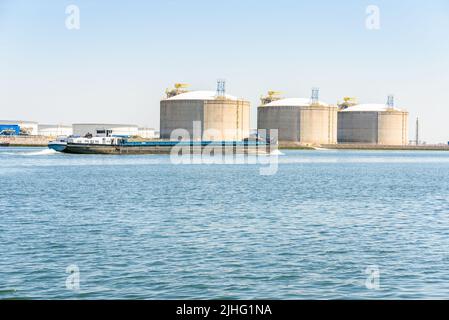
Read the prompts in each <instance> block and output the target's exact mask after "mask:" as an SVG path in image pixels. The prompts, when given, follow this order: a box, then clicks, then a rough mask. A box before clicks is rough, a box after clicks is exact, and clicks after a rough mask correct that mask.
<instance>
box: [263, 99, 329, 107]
mask: <svg viewBox="0 0 449 320" xmlns="http://www.w3.org/2000/svg"><path fill="white" fill-rule="evenodd" d="M318 103H319V104H320V105H322V106H326V107H327V106H329V105H328V104H327V103H324V102H322V101H319V102H318ZM311 105H312V103H311V100H310V99H306V98H287V99H281V100H276V101H272V102H270V103H267V104H265V105H264V107H310V106H311Z"/></svg>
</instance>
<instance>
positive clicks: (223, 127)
mask: <svg viewBox="0 0 449 320" xmlns="http://www.w3.org/2000/svg"><path fill="white" fill-rule="evenodd" d="M168 92H169V93H170V94H168V93H167V98H165V99H163V100H161V102H160V137H161V139H171V138H175V137H171V134H172V132H173V131H174V130H177V129H184V130H187V132H188V133H189V135H190V138H191V139H194V140H201V138H202V139H203V140H212V141H220V140H227V141H231V140H243V139H245V138H248V137H249V123H250V118H249V117H250V103H249V102H248V101H245V100H243V99H238V98H236V97H234V96H231V95H227V94H225V93H224V87H223V90H222V91H220V90H217V92H215V91H190V92H186V91H183V92H180V93H177V92H175V90H171V91H168ZM194 123H197V124H198V125H199V126H198V127H199V128H198V129H199V130H198V132H195V133H196V134H195V135H194Z"/></svg>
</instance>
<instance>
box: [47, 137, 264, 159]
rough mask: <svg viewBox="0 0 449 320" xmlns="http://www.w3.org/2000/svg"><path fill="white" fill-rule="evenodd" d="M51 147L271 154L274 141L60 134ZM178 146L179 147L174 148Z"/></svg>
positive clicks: (76, 150) (90, 151)
mask: <svg viewBox="0 0 449 320" xmlns="http://www.w3.org/2000/svg"><path fill="white" fill-rule="evenodd" d="M48 148H50V149H53V150H55V151H58V152H63V153H74V154H125V155H126V154H130V155H131V154H134V155H135V154H170V153H171V152H172V151H175V152H182V153H183V154H186V153H190V154H202V153H203V152H204V151H206V152H208V153H212V154H268V153H270V151H271V145H270V144H269V143H267V142H265V141H260V140H244V141H129V140H128V139H125V138H120V137H94V138H60V139H57V140H56V141H51V142H50V143H49V144H48ZM173 148H176V150H173Z"/></svg>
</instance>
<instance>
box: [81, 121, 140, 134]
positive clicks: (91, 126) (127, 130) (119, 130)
mask: <svg viewBox="0 0 449 320" xmlns="http://www.w3.org/2000/svg"><path fill="white" fill-rule="evenodd" d="M73 134H74V135H79V136H81V137H84V136H86V135H89V134H90V135H92V136H96V135H115V136H130V137H132V136H138V135H139V127H138V126H137V125H132V124H106V123H75V124H73Z"/></svg>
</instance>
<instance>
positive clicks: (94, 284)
mask: <svg viewBox="0 0 449 320" xmlns="http://www.w3.org/2000/svg"><path fill="white" fill-rule="evenodd" d="M284 153H285V155H283V156H281V157H280V159H279V161H280V164H279V170H278V173H277V174H276V175H273V176H261V175H259V169H260V165H178V166H176V165H172V164H170V161H169V157H167V156H123V157H121V156H96V155H79V156H78V155H64V154H56V153H52V152H49V151H47V150H44V149H29V148H28V149H20V148H0V181H1V183H0V299H1V298H31V299H43V298H62V299H86V298H87V299H110V298H124V299H184V298H193V299H195V298H237V299H247V298H248V299H252V298H273V299H306V298H319V299H323V298H324V299H327V298H332V299H333V298H357V299H359V298H360V299H370V298H406V299H414V298H449V153H445V152H375V151H370V152H353V151H285V152H284ZM69 265H76V266H77V267H78V268H79V270H80V290H79V291H78V292H76V291H71V290H68V289H67V288H66V278H67V276H68V274H67V273H66V268H67V266H69ZM370 266H376V267H377V268H378V270H379V272H380V278H379V284H380V288H379V290H369V289H368V288H367V287H366V285H365V281H366V279H367V277H368V275H367V274H366V273H365V271H366V269H367V268H368V267H370ZM374 270H375V269H374Z"/></svg>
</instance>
